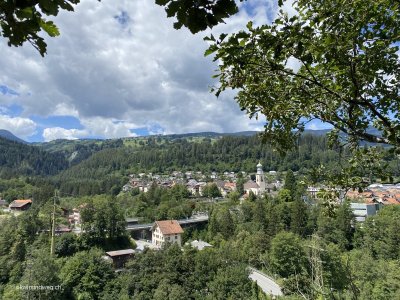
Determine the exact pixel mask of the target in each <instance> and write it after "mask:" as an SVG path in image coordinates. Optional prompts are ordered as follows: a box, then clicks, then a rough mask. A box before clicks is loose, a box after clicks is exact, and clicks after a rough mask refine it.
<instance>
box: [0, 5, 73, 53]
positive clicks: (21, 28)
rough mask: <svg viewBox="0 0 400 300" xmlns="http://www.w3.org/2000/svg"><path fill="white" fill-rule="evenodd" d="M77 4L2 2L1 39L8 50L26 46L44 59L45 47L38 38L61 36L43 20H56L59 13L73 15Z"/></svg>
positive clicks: (53, 25)
mask: <svg viewBox="0 0 400 300" xmlns="http://www.w3.org/2000/svg"><path fill="white" fill-rule="evenodd" d="M78 3H79V0H55V1H53V0H45V1H42V0H40V1H39V0H17V1H3V2H2V4H1V5H0V35H1V36H3V37H5V38H6V39H8V45H9V46H16V47H18V46H22V44H23V43H25V42H29V43H30V44H31V45H32V46H33V47H35V48H36V50H38V51H39V53H40V54H41V55H42V56H44V54H45V53H46V46H47V45H46V43H45V41H44V38H43V37H41V36H40V32H41V31H42V30H43V31H45V32H46V33H47V34H48V35H49V36H51V37H55V36H58V35H59V34H60V33H59V31H58V28H57V27H56V25H55V24H54V23H53V22H52V21H47V20H46V19H45V16H57V15H58V13H59V11H60V10H67V11H73V10H74V7H73V5H76V4H78Z"/></svg>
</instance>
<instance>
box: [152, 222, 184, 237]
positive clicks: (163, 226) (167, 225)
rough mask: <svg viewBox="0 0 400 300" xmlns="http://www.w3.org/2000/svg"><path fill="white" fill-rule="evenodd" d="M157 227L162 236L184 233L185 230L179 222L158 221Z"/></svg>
mask: <svg viewBox="0 0 400 300" xmlns="http://www.w3.org/2000/svg"><path fill="white" fill-rule="evenodd" d="M155 225H156V226H158V227H159V228H160V231H161V233H162V234H179V233H183V229H182V227H181V225H179V223H178V221H177V220H165V221H156V223H155Z"/></svg>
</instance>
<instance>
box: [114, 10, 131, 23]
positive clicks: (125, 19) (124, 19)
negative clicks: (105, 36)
mask: <svg viewBox="0 0 400 300" xmlns="http://www.w3.org/2000/svg"><path fill="white" fill-rule="evenodd" d="M114 19H115V20H117V22H118V23H119V24H120V25H121V26H126V25H127V24H128V23H129V22H130V20H131V18H130V17H129V15H128V13H127V12H126V11H124V10H122V11H121V13H120V14H119V15H116V16H114Z"/></svg>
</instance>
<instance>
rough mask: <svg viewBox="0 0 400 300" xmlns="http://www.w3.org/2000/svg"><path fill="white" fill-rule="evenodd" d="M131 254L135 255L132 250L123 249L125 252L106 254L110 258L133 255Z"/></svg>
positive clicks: (118, 251)
mask: <svg viewBox="0 0 400 300" xmlns="http://www.w3.org/2000/svg"><path fill="white" fill-rule="evenodd" d="M133 253H135V250H133V249H125V250H117V251H109V252H106V254H107V255H108V256H111V257H115V256H121V255H129V254H133Z"/></svg>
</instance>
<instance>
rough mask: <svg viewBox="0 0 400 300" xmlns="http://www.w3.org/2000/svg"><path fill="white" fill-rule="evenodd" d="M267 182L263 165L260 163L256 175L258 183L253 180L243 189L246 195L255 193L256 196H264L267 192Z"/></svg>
mask: <svg viewBox="0 0 400 300" xmlns="http://www.w3.org/2000/svg"><path fill="white" fill-rule="evenodd" d="M266 186H267V185H266V182H265V174H264V171H263V168H262V164H261V163H260V162H259V163H258V165H257V173H256V181H255V182H254V181H253V180H249V181H247V182H246V183H245V184H244V185H243V189H244V191H245V193H246V194H249V193H250V192H253V194H254V195H257V196H259V195H262V194H264V193H265V192H266V190H267V188H266Z"/></svg>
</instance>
